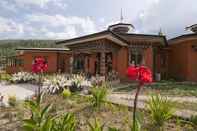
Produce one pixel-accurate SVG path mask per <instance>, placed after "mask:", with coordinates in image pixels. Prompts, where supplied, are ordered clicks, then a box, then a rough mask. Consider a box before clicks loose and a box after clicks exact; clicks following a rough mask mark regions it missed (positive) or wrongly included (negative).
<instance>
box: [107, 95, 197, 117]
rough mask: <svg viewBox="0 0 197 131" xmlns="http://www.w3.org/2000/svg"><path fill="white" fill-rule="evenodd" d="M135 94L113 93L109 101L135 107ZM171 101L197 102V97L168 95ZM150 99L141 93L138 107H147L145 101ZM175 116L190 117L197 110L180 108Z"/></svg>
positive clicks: (196, 113) (195, 113)
mask: <svg viewBox="0 0 197 131" xmlns="http://www.w3.org/2000/svg"><path fill="white" fill-rule="evenodd" d="M134 97H135V96H134V95H129V94H122V93H121V94H111V95H110V96H108V98H107V99H108V101H110V102H112V103H114V104H120V105H124V106H128V107H133V102H134ZM168 99H170V100H171V101H179V102H188V101H189V102H195V103H197V97H168ZM147 100H148V97H147V96H143V95H140V96H139V98H138V108H141V109H146V108H145V102H146V101H147ZM174 115H175V116H178V117H182V118H185V119H189V118H190V117H191V116H192V115H197V112H195V111H191V110H182V109H179V110H177V111H176V112H175V114H174Z"/></svg>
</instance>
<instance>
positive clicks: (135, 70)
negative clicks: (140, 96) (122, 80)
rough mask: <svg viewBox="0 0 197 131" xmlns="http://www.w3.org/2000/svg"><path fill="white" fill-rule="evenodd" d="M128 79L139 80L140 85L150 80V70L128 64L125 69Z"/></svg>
mask: <svg viewBox="0 0 197 131" xmlns="http://www.w3.org/2000/svg"><path fill="white" fill-rule="evenodd" d="M127 75H128V77H129V79H131V80H136V81H139V82H140V84H141V85H143V84H144V83H151V82H152V72H151V70H150V69H149V68H147V67H144V66H140V67H134V66H130V67H128V69H127Z"/></svg>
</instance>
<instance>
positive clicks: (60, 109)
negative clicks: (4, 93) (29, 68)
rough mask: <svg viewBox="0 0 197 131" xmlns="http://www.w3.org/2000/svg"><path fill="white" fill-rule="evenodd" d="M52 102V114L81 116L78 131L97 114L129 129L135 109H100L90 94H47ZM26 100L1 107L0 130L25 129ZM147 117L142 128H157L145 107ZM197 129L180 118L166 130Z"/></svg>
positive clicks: (149, 130) (46, 100)
mask: <svg viewBox="0 0 197 131" xmlns="http://www.w3.org/2000/svg"><path fill="white" fill-rule="evenodd" d="M48 103H52V104H53V106H52V110H51V111H50V114H51V115H60V114H62V113H65V112H72V113H74V114H75V116H76V118H77V129H76V131H88V126H87V125H88V124H87V122H88V121H89V122H90V123H93V122H94V120H95V118H97V119H98V120H99V121H100V124H104V127H105V128H104V130H106V129H107V128H108V127H109V126H110V127H116V128H119V129H121V131H129V130H130V124H131V118H132V109H129V108H127V107H124V106H120V105H113V104H110V103H108V104H105V105H103V106H102V108H100V109H95V108H93V107H92V106H91V104H90V101H89V97H88V96H81V95H78V94H73V95H71V96H70V97H69V98H67V99H65V98H63V97H62V96H61V95H47V96H45V97H44V101H43V103H42V104H43V105H46V104H48ZM23 105H24V104H23V103H20V104H18V105H17V106H16V107H10V108H2V109H1V111H0V114H1V115H0V122H1V124H0V130H3V131H8V130H13V129H14V130H16V131H21V130H22V128H21V126H22V119H23V118H27V117H29V111H28V110H26V109H25V108H24V106H23ZM140 112H141V114H142V116H143V117H142V118H143V121H142V122H143V124H142V131H144V130H147V131H153V129H152V128H153V125H152V124H151V121H150V118H149V117H150V114H149V113H148V112H145V111H143V110H141V111H140ZM166 130H168V131H177V130H178V131H195V129H194V127H193V126H192V125H191V124H189V123H188V122H186V121H183V120H182V119H179V118H172V119H170V120H169V121H168V122H167V123H166V125H165V130H164V131H166Z"/></svg>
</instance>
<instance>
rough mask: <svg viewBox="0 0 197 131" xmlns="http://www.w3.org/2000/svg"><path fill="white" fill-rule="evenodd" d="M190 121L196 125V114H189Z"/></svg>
mask: <svg viewBox="0 0 197 131" xmlns="http://www.w3.org/2000/svg"><path fill="white" fill-rule="evenodd" d="M190 122H191V123H192V125H195V126H196V127H197V116H194V115H193V116H191V118H190Z"/></svg>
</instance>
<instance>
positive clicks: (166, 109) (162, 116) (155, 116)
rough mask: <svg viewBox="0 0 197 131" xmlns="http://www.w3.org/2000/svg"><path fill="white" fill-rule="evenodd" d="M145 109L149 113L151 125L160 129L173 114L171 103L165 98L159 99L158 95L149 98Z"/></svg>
mask: <svg viewBox="0 0 197 131" xmlns="http://www.w3.org/2000/svg"><path fill="white" fill-rule="evenodd" d="M147 107H148V110H149V111H150V115H151V120H152V123H153V124H154V125H155V126H156V127H158V128H162V127H163V126H164V124H165V122H166V121H168V120H169V119H170V118H172V116H173V113H174V110H173V103H172V102H170V101H169V100H168V99H167V97H161V96H160V95H158V94H156V95H152V96H151V97H150V99H149V101H148V103H147Z"/></svg>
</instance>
